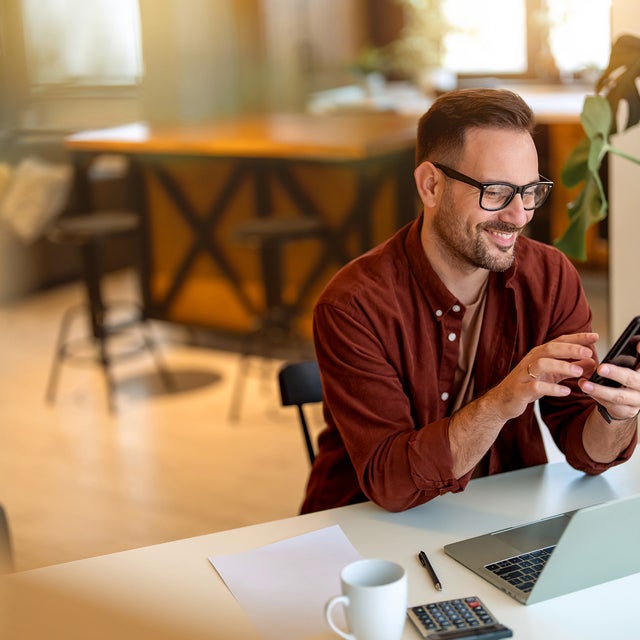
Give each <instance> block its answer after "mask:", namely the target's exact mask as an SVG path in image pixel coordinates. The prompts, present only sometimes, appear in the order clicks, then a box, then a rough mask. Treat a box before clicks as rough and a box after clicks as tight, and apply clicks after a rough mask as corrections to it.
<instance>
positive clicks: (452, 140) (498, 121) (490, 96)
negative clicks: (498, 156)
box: [416, 89, 535, 166]
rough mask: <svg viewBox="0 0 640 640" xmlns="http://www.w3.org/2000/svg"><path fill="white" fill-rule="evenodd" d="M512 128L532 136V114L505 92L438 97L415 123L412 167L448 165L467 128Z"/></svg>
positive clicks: (459, 148)
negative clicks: (433, 163) (428, 163)
mask: <svg viewBox="0 0 640 640" xmlns="http://www.w3.org/2000/svg"><path fill="white" fill-rule="evenodd" d="M475 127H481V128H497V129H515V130H518V131H526V132H528V133H529V134H533V130H534V128H535V122H534V118H533V112H532V111H531V108H530V107H529V105H527V103H526V102H525V101H524V100H523V99H522V98H521V97H520V96H519V95H517V94H516V93H513V92H512V91H507V90H505V89H457V90H455V91H449V92H448V93H445V94H443V95H442V96H440V97H439V98H438V99H437V100H436V101H435V102H434V103H433V104H432V105H431V108H430V109H429V110H428V111H427V112H426V113H425V114H424V115H423V116H422V117H421V118H420V120H419V122H418V136H417V145H416V166H417V165H419V164H421V163H422V162H424V161H425V160H439V161H441V162H442V161H444V162H451V161H452V160H455V159H456V158H457V155H458V154H459V153H460V152H461V151H462V149H463V147H464V142H465V133H466V131H467V130H468V129H471V128H475Z"/></svg>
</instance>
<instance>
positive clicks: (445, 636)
mask: <svg viewBox="0 0 640 640" xmlns="http://www.w3.org/2000/svg"><path fill="white" fill-rule="evenodd" d="M407 615H408V617H409V620H411V622H413V624H414V625H415V626H416V629H418V631H419V632H420V635H421V636H422V637H423V638H427V640H456V639H457V638H464V640H475V639H477V640H498V638H511V637H512V636H513V631H511V629H509V628H508V627H505V626H504V625H503V624H500V623H499V622H497V621H496V619H495V617H494V616H493V614H492V613H491V612H490V611H489V609H487V607H485V606H484V604H483V603H482V601H481V600H480V598H478V597H476V596H469V597H468V598H455V599H454V600H442V601H441V602H431V603H429V604H422V605H420V606H417V607H410V608H409V609H407Z"/></svg>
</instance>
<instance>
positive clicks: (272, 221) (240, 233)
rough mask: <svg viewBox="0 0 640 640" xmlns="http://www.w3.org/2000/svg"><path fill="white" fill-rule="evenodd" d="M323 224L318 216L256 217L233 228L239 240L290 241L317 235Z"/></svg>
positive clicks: (323, 226) (253, 241)
mask: <svg viewBox="0 0 640 640" xmlns="http://www.w3.org/2000/svg"><path fill="white" fill-rule="evenodd" d="M324 230H325V224H324V222H322V220H319V219H318V218H256V219H254V220H249V221H247V222H245V223H244V224H241V225H239V226H238V227H237V228H236V230H235V235H236V238H238V240H240V241H245V242H251V243H257V244H260V243H262V242H279V243H285V242H291V241H293V240H301V239H303V238H309V237H313V236H317V235H319V234H320V233H322V232H324Z"/></svg>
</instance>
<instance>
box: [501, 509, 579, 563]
mask: <svg viewBox="0 0 640 640" xmlns="http://www.w3.org/2000/svg"><path fill="white" fill-rule="evenodd" d="M569 520H571V514H564V513H563V514H561V515H558V516H553V517H552V518H547V519H546V520H541V521H540V522H535V523H531V524H526V525H523V526H521V527H514V528H513V529H506V530H503V531H499V532H497V533H495V534H493V535H495V536H497V537H498V538H499V539H500V540H501V541H502V542H506V543H507V544H509V545H511V546H512V547H514V548H515V549H517V550H518V553H526V552H528V551H533V550H534V549H542V548H544V547H550V546H551V545H555V544H556V543H557V542H558V540H559V539H560V536H561V535H562V532H563V531H564V530H565V528H566V526H567V524H569Z"/></svg>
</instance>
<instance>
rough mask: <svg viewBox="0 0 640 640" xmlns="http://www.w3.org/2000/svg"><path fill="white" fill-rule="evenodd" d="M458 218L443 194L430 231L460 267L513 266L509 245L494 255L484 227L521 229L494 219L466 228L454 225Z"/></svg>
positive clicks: (489, 267) (500, 267)
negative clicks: (432, 231) (434, 233)
mask: <svg viewBox="0 0 640 640" xmlns="http://www.w3.org/2000/svg"><path fill="white" fill-rule="evenodd" d="M458 220H459V218H458V217H457V215H456V212H455V210H454V208H453V203H452V201H451V198H450V197H447V196H446V195H445V197H444V198H443V200H442V204H441V207H440V209H439V211H438V212H437V213H436V215H435V217H434V220H433V225H434V230H435V232H436V234H437V236H438V242H439V243H440V245H441V246H443V247H444V248H446V249H447V250H448V252H449V253H450V254H451V256H452V258H453V260H455V261H456V262H457V263H458V264H459V265H460V266H462V267H464V266H467V267H471V266H472V267H475V268H479V269H486V270H488V271H506V270H507V269H509V268H510V267H511V265H513V261H514V250H513V248H510V249H505V250H502V252H501V254H500V255H495V253H494V252H492V250H491V248H490V247H489V245H488V244H487V239H486V234H485V233H484V230H485V229H493V230H495V231H505V232H512V231H515V232H518V233H519V232H520V231H521V229H519V228H518V227H514V226H513V225H511V224H507V223H506V222H500V221H499V220H496V221H491V222H486V223H483V224H480V225H478V226H477V227H475V228H474V229H472V230H471V231H470V230H468V229H466V228H464V227H463V226H462V225H460V224H458V223H457V221H458Z"/></svg>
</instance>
